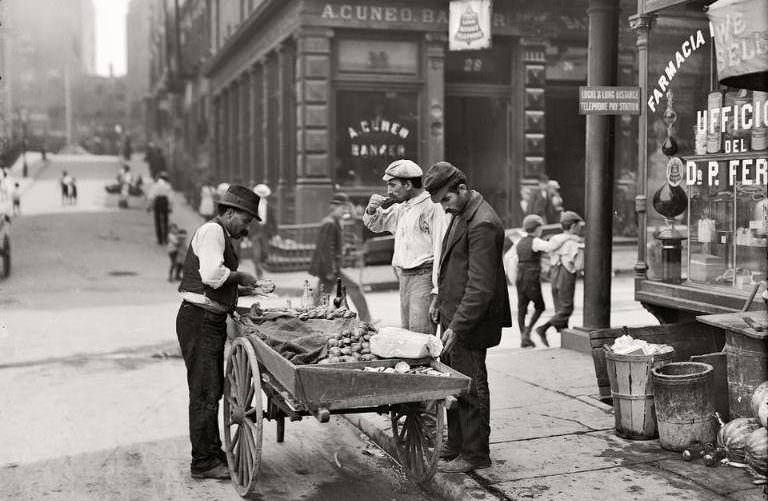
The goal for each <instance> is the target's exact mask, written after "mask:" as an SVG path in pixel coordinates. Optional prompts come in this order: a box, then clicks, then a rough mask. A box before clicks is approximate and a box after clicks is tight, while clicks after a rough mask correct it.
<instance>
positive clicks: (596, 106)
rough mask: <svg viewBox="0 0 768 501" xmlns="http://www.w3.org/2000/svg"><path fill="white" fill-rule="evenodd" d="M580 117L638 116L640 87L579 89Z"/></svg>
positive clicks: (591, 87) (590, 87) (592, 87)
mask: <svg viewBox="0 0 768 501" xmlns="http://www.w3.org/2000/svg"><path fill="white" fill-rule="evenodd" d="M579 114H580V115H639V114H640V87H605V86H589V87H579Z"/></svg>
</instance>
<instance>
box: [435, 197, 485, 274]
mask: <svg viewBox="0 0 768 501" xmlns="http://www.w3.org/2000/svg"><path fill="white" fill-rule="evenodd" d="M483 200H484V199H483V196H482V195H481V194H480V193H478V192H476V191H475V190H472V192H471V194H470V197H469V200H468V201H467V205H466V206H465V207H464V211H462V213H461V214H458V215H455V216H453V218H454V223H453V225H454V228H453V230H452V231H451V232H449V233H448V234H447V235H446V236H445V238H450V240H448V241H447V242H446V245H445V251H444V252H443V254H442V255H441V256H440V267H441V268H442V266H443V263H444V262H445V257H446V256H447V255H448V254H450V253H451V249H452V248H453V246H454V245H456V242H458V241H459V240H461V238H462V237H463V236H464V234H465V233H466V232H467V223H468V222H469V221H471V220H472V219H473V218H474V217H475V214H476V213H477V210H478V209H479V208H480V205H481V204H482V203H483Z"/></svg>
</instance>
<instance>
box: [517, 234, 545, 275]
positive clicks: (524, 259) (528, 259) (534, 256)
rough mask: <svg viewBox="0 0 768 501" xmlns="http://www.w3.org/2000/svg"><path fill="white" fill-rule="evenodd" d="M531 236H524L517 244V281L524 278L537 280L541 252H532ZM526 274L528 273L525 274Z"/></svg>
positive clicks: (539, 271)
mask: <svg viewBox="0 0 768 501" xmlns="http://www.w3.org/2000/svg"><path fill="white" fill-rule="evenodd" d="M533 238H534V237H533V236H531V235H526V236H524V237H523V238H522V240H520V241H519V242H518V243H517V280H518V281H520V280H524V279H525V278H526V277H531V278H533V277H536V280H538V279H539V274H540V273H541V254H542V253H541V252H540V251H539V252H534V250H533ZM526 272H528V273H526Z"/></svg>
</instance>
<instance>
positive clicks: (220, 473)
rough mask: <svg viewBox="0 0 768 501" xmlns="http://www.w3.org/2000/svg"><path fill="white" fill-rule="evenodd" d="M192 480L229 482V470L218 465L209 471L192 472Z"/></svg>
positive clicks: (224, 466)
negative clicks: (208, 479) (209, 479)
mask: <svg viewBox="0 0 768 501" xmlns="http://www.w3.org/2000/svg"><path fill="white" fill-rule="evenodd" d="M192 478H196V479H205V478H213V479H216V480H229V469H228V468H227V466H226V465H223V464H221V463H219V464H217V465H216V466H214V467H213V468H211V469H210V470H205V471H193V472H192Z"/></svg>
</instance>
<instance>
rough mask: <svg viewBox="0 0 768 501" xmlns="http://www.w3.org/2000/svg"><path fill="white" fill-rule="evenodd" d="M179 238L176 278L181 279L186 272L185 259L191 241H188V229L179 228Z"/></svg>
mask: <svg viewBox="0 0 768 501" xmlns="http://www.w3.org/2000/svg"><path fill="white" fill-rule="evenodd" d="M176 236H177V238H178V240H179V250H178V253H177V254H176V269H175V273H176V280H177V281H180V280H181V279H182V278H183V273H184V261H185V260H186V259H187V248H188V246H189V243H188V242H187V230H185V229H184V228H179V231H178V233H177V234H176Z"/></svg>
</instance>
